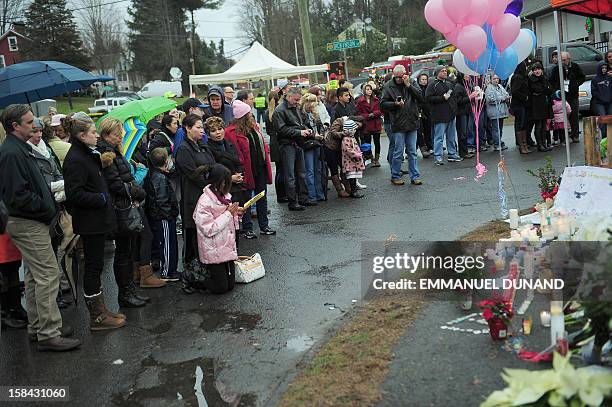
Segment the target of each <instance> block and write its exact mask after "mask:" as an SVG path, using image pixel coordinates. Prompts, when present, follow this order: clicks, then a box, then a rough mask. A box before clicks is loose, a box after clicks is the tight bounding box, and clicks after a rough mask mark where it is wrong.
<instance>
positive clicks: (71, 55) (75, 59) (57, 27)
mask: <svg viewBox="0 0 612 407" xmlns="http://www.w3.org/2000/svg"><path fill="white" fill-rule="evenodd" d="M26 36H27V37H28V38H29V39H30V41H23V42H22V44H23V45H22V49H21V50H22V52H23V55H24V57H25V58H26V59H29V60H41V61H45V60H46V61H60V62H64V63H67V64H69V65H73V66H76V67H78V68H82V69H89V68H90V66H89V56H88V55H87V52H86V51H85V50H84V49H83V42H82V41H81V37H80V35H79V33H78V31H77V26H76V23H75V22H74V20H73V15H72V11H70V10H69V9H68V8H67V7H66V1H65V0H34V1H33V2H32V4H30V7H28V10H27V11H26Z"/></svg>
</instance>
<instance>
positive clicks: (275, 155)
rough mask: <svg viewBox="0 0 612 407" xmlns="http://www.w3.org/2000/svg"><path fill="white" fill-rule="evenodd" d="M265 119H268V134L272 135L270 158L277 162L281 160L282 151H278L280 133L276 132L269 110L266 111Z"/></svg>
mask: <svg viewBox="0 0 612 407" xmlns="http://www.w3.org/2000/svg"><path fill="white" fill-rule="evenodd" d="M268 109H269V108H268ZM272 113H274V112H272ZM264 119H265V121H266V133H268V136H270V160H271V161H273V162H275V163H276V162H279V161H280V151H278V135H277V133H276V129H275V128H274V123H273V122H272V120H270V116H269V110H266V111H265V112H264Z"/></svg>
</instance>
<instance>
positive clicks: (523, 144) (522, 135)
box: [516, 130, 531, 154]
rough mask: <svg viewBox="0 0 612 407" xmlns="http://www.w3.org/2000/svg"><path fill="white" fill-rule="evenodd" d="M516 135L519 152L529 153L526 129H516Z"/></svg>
mask: <svg viewBox="0 0 612 407" xmlns="http://www.w3.org/2000/svg"><path fill="white" fill-rule="evenodd" d="M516 136H517V138H518V142H519V152H520V153H521V154H529V153H531V150H530V149H529V147H528V146H527V131H526V130H521V131H518V132H517V134H516Z"/></svg>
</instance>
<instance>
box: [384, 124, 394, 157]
mask: <svg viewBox="0 0 612 407" xmlns="http://www.w3.org/2000/svg"><path fill="white" fill-rule="evenodd" d="M383 128H384V129H385V134H386V135H387V138H388V139H389V151H387V162H388V163H389V165H391V157H392V156H393V137H391V136H392V134H391V121H390V120H385V121H384V122H383Z"/></svg>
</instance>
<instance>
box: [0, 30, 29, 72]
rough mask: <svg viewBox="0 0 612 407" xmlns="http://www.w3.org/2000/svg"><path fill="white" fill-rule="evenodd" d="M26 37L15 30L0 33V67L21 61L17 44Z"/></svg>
mask: <svg viewBox="0 0 612 407" xmlns="http://www.w3.org/2000/svg"><path fill="white" fill-rule="evenodd" d="M27 40H28V39H27V37H24V36H23V35H22V34H19V33H18V32H17V31H15V30H8V31H7V32H5V33H4V34H2V35H0V68H4V67H5V66H9V65H13V64H16V63H18V62H21V54H20V52H19V46H20V44H21V43H22V42H23V41H27Z"/></svg>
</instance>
